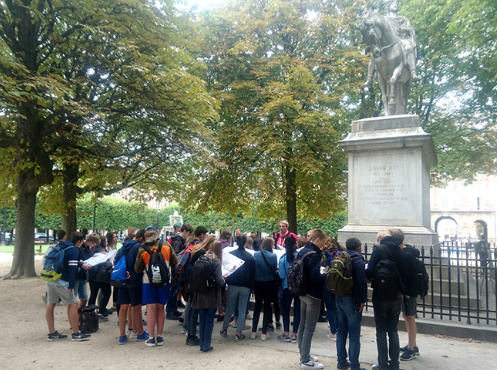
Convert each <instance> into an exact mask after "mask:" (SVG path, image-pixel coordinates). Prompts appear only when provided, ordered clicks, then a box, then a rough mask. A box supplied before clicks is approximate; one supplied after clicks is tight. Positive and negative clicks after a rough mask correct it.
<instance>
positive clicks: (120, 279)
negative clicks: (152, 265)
mask: <svg viewBox="0 0 497 370" xmlns="http://www.w3.org/2000/svg"><path fill="white" fill-rule="evenodd" d="M126 280H127V274H126V255H124V254H123V256H122V257H121V258H120V259H119V261H117V263H116V265H115V266H114V270H112V275H111V276H110V285H112V286H115V287H123V286H125V285H126Z"/></svg>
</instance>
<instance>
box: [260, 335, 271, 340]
mask: <svg viewBox="0 0 497 370" xmlns="http://www.w3.org/2000/svg"><path fill="white" fill-rule="evenodd" d="M269 338H271V336H270V335H269V334H261V340H262V341H265V340H268V339H269Z"/></svg>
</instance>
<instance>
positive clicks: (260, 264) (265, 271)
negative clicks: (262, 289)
mask: <svg viewBox="0 0 497 370" xmlns="http://www.w3.org/2000/svg"><path fill="white" fill-rule="evenodd" d="M261 253H264V257H266V260H267V263H266V262H265V261H264V258H263V257H262V254H261ZM277 261H278V257H276V254H274V253H272V252H269V251H268V250H267V249H263V250H262V251H257V252H255V253H254V262H255V276H254V280H256V281H273V280H274V279H275V273H276V268H277V267H278V266H277ZM268 264H269V266H268Z"/></svg>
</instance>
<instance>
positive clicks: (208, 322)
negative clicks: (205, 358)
mask: <svg viewBox="0 0 497 370" xmlns="http://www.w3.org/2000/svg"><path fill="white" fill-rule="evenodd" d="M216 310H217V309H216V308H200V309H198V314H199V316H200V327H199V331H200V350H204V351H205V350H207V349H209V347H210V346H211V339H212V330H214V316H215V315H216Z"/></svg>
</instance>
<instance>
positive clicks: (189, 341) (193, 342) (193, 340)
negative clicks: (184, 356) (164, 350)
mask: <svg viewBox="0 0 497 370" xmlns="http://www.w3.org/2000/svg"><path fill="white" fill-rule="evenodd" d="M186 345H187V346H199V345H200V338H199V337H197V336H194V337H190V336H189V337H187V338H186Z"/></svg>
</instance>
